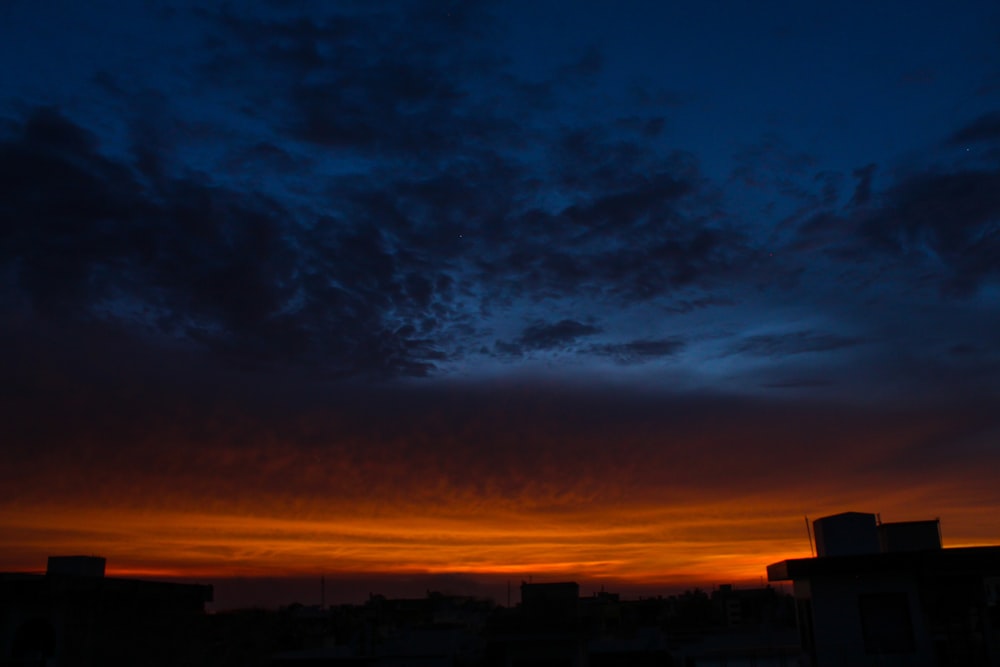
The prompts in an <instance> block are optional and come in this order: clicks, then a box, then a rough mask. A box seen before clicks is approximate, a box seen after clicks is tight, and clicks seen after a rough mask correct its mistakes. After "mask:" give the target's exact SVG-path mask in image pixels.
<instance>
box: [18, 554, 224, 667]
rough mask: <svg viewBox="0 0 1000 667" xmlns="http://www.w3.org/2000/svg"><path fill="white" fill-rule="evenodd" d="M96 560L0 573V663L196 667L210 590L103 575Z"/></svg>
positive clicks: (62, 560) (60, 560)
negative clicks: (34, 571)
mask: <svg viewBox="0 0 1000 667" xmlns="http://www.w3.org/2000/svg"><path fill="white" fill-rule="evenodd" d="M104 568H105V560H104V559H103V558H98V557H95V556H66V557H52V558H49V562H48V569H47V570H46V572H45V574H29V573H0V665H45V666H46V667H72V666H74V665H126V664H135V665H138V664H143V665H175V664H202V662H201V659H202V656H203V655H204V645H203V643H202V640H203V639H204V637H203V632H202V631H203V629H204V626H203V624H202V619H203V616H204V611H205V603H206V602H210V601H211V600H212V587H211V586H201V585H193V584H175V583H164V582H155V581H140V580H135V579H118V578H111V577H105V576H104Z"/></svg>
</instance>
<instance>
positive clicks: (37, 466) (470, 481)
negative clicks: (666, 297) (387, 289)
mask: <svg viewBox="0 0 1000 667" xmlns="http://www.w3.org/2000/svg"><path fill="white" fill-rule="evenodd" d="M479 405H480V404H478V403H474V404H472V407H474V408H476V409H472V408H470V409H468V410H465V411H464V412H463V411H461V410H457V409H456V410H457V412H456V413H460V414H459V416H457V417H455V416H452V415H449V414H440V415H439V414H437V413H434V412H433V411H420V410H415V411H414V415H415V416H414V415H410V416H409V417H407V418H406V419H403V418H400V419H399V420H397V421H392V420H389V419H386V421H385V424H386V425H384V426H383V422H378V421H376V420H374V419H368V418H367V417H365V418H364V419H362V420H361V422H363V423H362V424H361V426H358V425H354V426H352V425H351V423H350V422H349V421H345V422H344V424H346V425H342V424H341V422H340V421H337V420H336V419H334V418H332V417H330V418H329V420H330V421H328V422H324V421H322V419H321V418H319V417H316V418H315V421H310V420H309V419H306V418H303V419H302V422H301V423H300V424H297V425H295V426H294V428H293V427H292V426H286V427H285V428H286V430H287V431H288V432H289V433H290V435H289V436H288V437H287V438H285V436H284V435H282V434H281V433H279V431H280V429H278V428H277V427H274V426H271V427H265V425H263V424H260V425H258V424H255V423H254V422H253V421H249V422H248V421H246V418H245V417H242V418H236V417H233V418H232V419H222V418H220V419H218V420H217V421H212V420H208V419H207V418H202V419H201V421H198V420H195V423H200V424H202V426H201V429H202V430H201V431H195V432H194V434H193V435H192V434H191V433H188V432H187V430H186V429H187V427H186V426H183V424H184V423H185V422H184V419H182V418H181V417H183V415H181V417H177V419H176V421H175V422H171V423H169V424H158V423H150V424H148V425H147V424H145V423H143V425H142V428H139V427H135V428H134V429H133V430H132V431H130V432H129V433H128V434H125V435H123V434H120V433H115V437H114V438H108V439H101V438H98V437H97V436H81V435H74V436H73V437H72V439H69V438H68V439H67V440H65V441H58V443H57V444H54V445H47V446H39V447H36V448H31V449H25V450H24V451H23V452H22V453H20V454H19V455H18V456H19V457H20V458H17V459H12V460H11V461H10V462H9V463H10V465H8V466H6V467H5V468H0V483H2V484H0V486H2V488H3V489H4V492H3V493H4V495H2V496H0V570H6V571H38V570H40V569H42V568H44V565H45V558H46V556H48V555H70V554H94V555H101V556H105V557H106V558H107V559H108V573H109V575H112V576H136V577H183V578H188V579H192V578H193V579H200V580H203V581H206V582H208V583H211V582H216V581H220V580H222V579H229V578H261V579H272V578H296V577H299V578H302V577H315V576H317V575H319V574H326V575H330V576H335V575H336V576H342V577H344V578H345V579H350V578H351V577H359V578H363V577H369V578H372V579H374V578H377V576H381V575H387V576H406V577H409V576H416V575H432V576H442V577H444V576H451V575H454V576H457V577H459V578H460V579H461V580H464V581H469V580H477V581H478V580H482V581H490V582H494V583H495V582H496V580H497V579H503V580H506V579H510V580H514V581H517V580H520V579H527V578H529V577H537V578H540V579H546V580H555V579H574V580H577V581H579V582H580V583H581V585H582V586H586V585H587V584H588V582H594V583H598V584H599V585H605V586H606V588H608V589H610V590H615V587H617V586H621V587H623V588H624V587H627V588H629V589H630V590H632V591H639V590H645V591H648V592H649V593H650V594H657V593H661V592H664V591H666V590H668V589H673V590H676V589H678V588H683V587H685V586H687V585H706V584H707V585H711V584H713V583H726V582H734V583H739V582H754V583H757V582H759V581H760V579H761V577H764V576H765V574H766V566H767V565H768V564H770V563H773V562H776V561H779V560H784V559H786V558H796V557H804V556H808V555H809V553H810V550H809V542H808V538H807V535H806V530H805V523H804V521H803V517H804V516H805V515H809V516H810V517H811V518H817V517H819V516H823V515H826V514H833V513H836V512H842V511H848V510H850V511H866V512H879V513H881V515H882V518H883V519H884V520H886V521H903V520H912V519H927V518H933V517H941V521H942V531H943V534H944V540H945V545H946V546H958V545H976V544H998V543H1000V515H997V513H996V512H992V511H989V510H988V509H985V510H984V508H993V507H996V506H998V505H1000V491H998V488H997V486H996V484H995V480H994V476H995V475H994V471H995V469H996V468H995V466H990V465H984V464H983V463H982V461H984V460H990V459H985V458H983V456H982V455H979V458H978V459H977V458H975V457H973V456H969V457H959V456H955V455H954V454H953V453H952V452H953V451H954V450H951V449H946V448H942V447H939V446H938V445H937V443H939V442H948V443H951V442H958V443H959V444H960V445H961V446H962V447H964V448H965V449H966V450H968V451H970V452H972V453H976V452H991V451H993V449H992V441H991V440H988V439H986V437H985V436H983V437H982V438H980V437H979V436H975V437H973V436H970V435H968V434H966V435H961V434H962V433H964V431H963V430H962V429H964V428H965V424H967V423H969V422H970V421H971V418H970V417H968V416H967V415H964V414H958V415H957V416H953V417H949V418H947V419H946V418H945V417H947V415H946V414H945V413H943V412H938V413H934V412H930V411H928V412H926V413H922V412H919V411H913V412H901V413H899V414H896V415H893V414H890V415H889V416H888V417H884V416H881V415H876V414H874V413H869V412H866V411H864V410H860V411H858V412H843V411H841V412H837V411H833V410H832V409H831V410H830V411H826V412H824V411H820V410H818V409H817V410H816V411H814V412H809V411H808V410H804V409H802V410H784V408H782V407H781V406H778V407H774V406H771V407H768V406H757V405H751V406H750V407H740V408H739V409H737V410H735V411H733V410H730V411H729V412H725V411H722V410H721V409H720V410H714V409H713V410H707V409H706V410H704V411H703V414H701V415H700V416H699V414H695V415H694V416H693V417H691V418H690V419H689V418H688V417H687V416H686V414H687V413H684V414H681V411H678V414H679V415H680V416H675V417H674V418H672V420H667V421H666V422H663V423H661V422H659V421H657V420H658V419H660V418H659V417H655V418H654V416H648V415H647V413H644V412H641V411H640V412H639V413H637V414H631V413H630V415H631V416H628V418H627V419H626V418H625V417H618V416H614V418H613V419H612V418H608V419H607V420H606V423H604V422H600V420H598V421H597V422H596V424H590V423H588V422H586V420H584V419H582V418H581V419H574V418H571V417H573V416H574V415H588V414H589V412H592V411H593V410H591V409H589V408H587V406H584V407H577V406H576V405H575V404H574V405H572V406H570V407H572V408H573V409H572V410H571V409H568V408H567V409H565V410H561V409H557V410H554V413H553V414H554V415H555V416H548V417H544V418H543V417H540V416H538V415H535V416H533V417H532V419H534V421H533V422H531V423H530V424H529V423H527V422H526V421H525V422H524V428H523V429H521V427H520V426H519V423H520V422H518V420H517V419H515V418H514V417H511V418H509V419H508V418H507V415H508V414H510V415H514V414H520V412H530V411H529V410H524V411H519V410H516V409H514V408H504V409H503V410H500V408H497V407H496V405H495V403H494V402H493V401H483V402H482V409H481V410H480V409H478V407H477V406H479ZM515 407H516V406H515ZM585 408H587V409H585ZM595 409H596V408H595ZM622 409H623V410H624V409H625V408H624V407H623V408H622ZM660 409H661V406H659V405H657V406H655V407H652V408H649V410H650V411H658V410H660ZM490 410H494V411H499V412H497V413H496V414H494V415H493V416H490V412H489V411H490ZM223 414H225V413H223ZM649 414H653V413H652V412H650V413H649ZM723 414H725V415H726V418H724V419H723V418H719V415H723ZM462 415H466V416H462ZM470 415H471V416H470ZM483 415H485V416H483ZM845 415H846V416H845ZM337 419H342V420H345V419H346V418H343V417H338V418H337ZM984 419H985V418H984ZM956 423H957V424H959V426H961V427H962V428H960V429H958V432H959V434H960V435H961V438H964V440H963V439H961V438H958V439H957V440H956V437H957V436H952V435H951V433H952V432H955V428H956V427H954V426H953V425H954V424H956ZM206 424H207V425H206ZM602 424H603V425H602ZM362 427H363V428H362ZM834 427H835V428H834ZM519 429H520V430H519ZM984 433H985V431H984ZM973 435H975V434H973ZM806 437H807V438H808V444H807V445H803V438H806ZM977 438H978V439H977ZM926 443H930V444H929V445H928V444H926Z"/></svg>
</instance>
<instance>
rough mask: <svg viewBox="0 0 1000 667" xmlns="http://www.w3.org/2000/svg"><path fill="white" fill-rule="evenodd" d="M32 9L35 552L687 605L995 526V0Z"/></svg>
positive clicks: (999, 371) (7, 236)
mask: <svg viewBox="0 0 1000 667" xmlns="http://www.w3.org/2000/svg"><path fill="white" fill-rule="evenodd" d="M0 26H2V27H0V91H3V92H2V93H0V277H2V279H0V399H2V400H0V423H2V424H3V426H2V436H0V457H2V460H3V465H2V466H0V547H2V548H0V554H2V555H0V570H7V571H11V570H39V569H42V568H44V563H45V557H46V556H48V555H60V554H76V553H83V554H99V555H103V556H105V557H107V558H108V572H109V574H112V575H118V576H150V577H180V578H188V579H197V580H200V581H205V582H208V583H216V585H217V590H218V591H219V593H218V594H217V598H221V599H220V600H219V604H221V605H225V604H236V602H235V601H237V600H239V601H240V602H243V601H245V600H252V599H254V596H255V595H256V596H257V597H258V598H261V599H263V598H265V597H268V596H270V597H268V601H271V602H274V601H276V600H277V601H279V602H281V601H290V600H278V598H280V596H281V595H283V594H287V595H290V594H291V593H287V591H291V590H292V589H291V588H286V589H281V590H285V591H286V593H280V592H279V589H280V586H279V584H280V582H282V581H285V582H291V581H293V580H295V581H300V582H301V581H311V582H314V581H315V580H316V579H317V578H318V577H320V576H324V577H329V580H330V582H331V584H330V586H328V590H327V600H328V601H335V600H338V599H346V598H349V597H351V596H352V595H355V593H356V592H357V591H358V590H361V589H365V590H366V591H371V590H373V589H378V590H376V592H385V593H387V594H394V593H397V592H409V591H411V590H422V589H421V587H423V586H430V585H433V586H444V587H448V586H450V587H452V588H453V589H455V592H461V591H462V590H464V589H470V590H476V591H481V590H482V591H499V590H500V588H499V587H500V586H501V583H502V584H503V585H504V586H505V584H506V582H507V581H508V580H512V581H514V582H515V583H516V582H519V581H521V580H525V579H528V578H532V580H535V581H543V580H566V579H573V580H577V581H579V582H581V585H582V589H583V590H584V592H587V591H589V590H592V589H596V588H597V587H600V586H606V587H607V588H608V589H609V590H611V589H615V588H618V589H621V590H626V591H645V592H646V593H648V594H657V593H660V592H662V591H666V590H671V589H672V588H677V587H683V586H685V585H688V584H694V583H697V584H699V585H711V584H712V583H725V582H730V581H737V582H757V583H759V581H760V578H761V577H762V576H764V575H765V566H766V565H767V564H768V563H771V562H775V561H778V560H783V559H785V558H790V557H803V556H808V555H809V554H810V545H809V542H808V536H807V534H806V531H805V525H804V519H803V517H805V516H808V517H811V518H815V517H818V516H822V515H824V514H831V513H835V512H840V511H866V512H879V513H880V514H881V517H882V518H883V519H884V520H887V521H892V520H908V519H924V518H933V517H940V518H941V522H942V529H943V533H944V540H945V545H946V546H959V545H973V544H998V543H1000V511H998V509H1000V487H998V486H997V484H996V471H997V470H998V469H1000V409H998V408H1000V344H998V342H997V341H998V340H1000V338H998V335H997V333H998V332H1000V8H998V7H997V5H996V3H994V2H992V1H985V0H984V1H969V2H958V3H956V2H944V1H940V2H938V1H919V0H917V1H914V0H907V1H905V2H904V1H897V0H884V1H881V2H878V3H870V2H860V1H854V0H848V1H846V2H845V1H839V2H825V1H824V2H797V1H791V0H789V1H777V0H762V1H761V2H753V3H750V2H735V1H726V2H723V1H721V0H703V1H699V2H669V3H668V2H652V1H642V0H628V1H625V2H615V3H611V2H598V1H596V0H594V1H590V0H583V1H581V2H575V3H566V2H555V1H554V0H533V1H531V2H522V1H520V0H512V1H505V2H481V1H475V0H474V1H470V2H446V1H441V2H437V1H433V0H428V1H424V2H397V1H395V0H392V1H390V0H386V1H385V2H348V1H344V2H315V3H312V2H295V1H291V0H271V1H269V2H265V1H259V2H249V1H248V2H239V3H218V2H181V1H167V0H163V1H151V2H142V3H139V2H125V1H117V2H113V1H110V0H94V1H93V2H88V3H80V2H75V1H73V2H71V1H69V0H64V1H61V0H44V1H42V2H37V1H31V2H29V1H27V0H8V1H7V2H3V3H2V4H0ZM276 582H277V583H276ZM428 582H429V583H428ZM272 584H273V586H272ZM301 590H302V589H297V591H298V592H301ZM311 590H313V593H314V592H315V590H314V589H311ZM310 594H311V593H310ZM302 595H304V596H305V595H306V594H305V593H302ZM497 595H498V596H499V595H501V594H500V593H497ZM300 601H303V602H318V600H305V599H303V600H300Z"/></svg>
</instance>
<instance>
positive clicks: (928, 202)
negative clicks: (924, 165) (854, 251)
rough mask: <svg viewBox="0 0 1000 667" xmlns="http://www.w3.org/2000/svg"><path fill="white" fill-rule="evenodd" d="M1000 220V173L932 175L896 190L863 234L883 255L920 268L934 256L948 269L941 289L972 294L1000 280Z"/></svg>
mask: <svg viewBox="0 0 1000 667" xmlns="http://www.w3.org/2000/svg"><path fill="white" fill-rule="evenodd" d="M998 220H1000V170H997V169H962V170H957V171H952V172H939V171H926V172H922V173H917V174H914V175H912V176H909V177H907V178H905V179H903V180H901V181H900V182H898V183H896V184H895V185H894V186H893V187H891V188H890V189H889V190H888V192H886V193H885V195H884V198H883V203H882V206H880V207H879V208H878V209H877V210H875V211H873V212H872V213H871V214H870V215H868V216H866V217H865V218H863V219H862V222H861V229H862V231H863V233H864V234H865V236H866V237H867V238H868V239H869V240H870V241H871V242H872V243H873V244H874V245H875V247H876V248H878V249H879V250H882V251H884V252H888V253H892V254H894V255H897V256H901V257H903V258H904V259H906V260H908V261H910V262H912V263H914V264H917V265H919V264H923V263H924V262H925V261H926V257H927V256H928V255H930V256H932V257H934V258H935V259H936V260H937V261H938V262H939V263H940V264H939V265H940V266H942V267H943V268H944V269H945V271H944V272H943V273H942V279H941V286H942V287H943V288H944V289H946V290H947V291H950V292H953V293H958V294H970V293H973V292H975V291H976V290H977V289H978V288H979V286H980V285H981V284H982V283H983V282H984V281H986V280H988V279H994V278H996V277H997V276H1000V264H998V263H997V262H996V258H997V257H998V256H1000V226H998V222H997V221H998Z"/></svg>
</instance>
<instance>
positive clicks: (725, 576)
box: [0, 494, 989, 587]
mask: <svg viewBox="0 0 1000 667" xmlns="http://www.w3.org/2000/svg"><path fill="white" fill-rule="evenodd" d="M883 500H885V501H890V500H892V498H890V497H886V498H883ZM897 500H902V501H904V502H906V503H910V502H912V497H911V496H910V495H908V494H907V495H904V497H903V498H900V499H897ZM776 504H777V503H772V506H770V507H769V506H767V505H764V504H759V505H757V506H755V507H743V508H738V507H736V506H734V505H733V504H714V505H713V504H702V505H700V506H684V507H680V508H677V509H666V508H659V507H645V506H639V507H631V508H623V507H620V506H619V507H613V508H608V509H606V510H603V511H602V510H600V509H595V508H594V507H586V508H582V509H581V510H580V511H578V512H561V513H559V514H558V516H553V515H546V514H545V513H541V512H539V513H535V514H530V513H524V514H519V515H512V514H508V513H502V512H498V513H496V514H492V515H490V514H478V513H476V512H469V511H466V510H463V509H462V508H455V509H453V510H452V511H450V512H442V513H439V514H437V515H419V514H416V513H413V509H412V508H409V509H408V511H407V512H399V513H396V514H392V513H382V514H381V515H380V516H372V515H364V514H360V513H357V512H353V513H352V512H350V511H345V510H344V508H340V509H336V508H331V511H330V516H329V518H325V519H315V518H299V517H295V516H275V515H271V516H268V515H266V514H263V513H261V514H250V513H243V514H235V513H211V512H199V511H171V510H162V509H160V510H150V509H99V508H84V507H72V508H71V507H65V506H61V507H57V506H51V507H36V508H34V509H33V511H31V512H23V511H14V510H11V509H3V510H0V525H2V526H3V529H4V535H5V536H6V537H5V540H4V541H5V545H4V547H5V561H6V562H5V565H6V568H7V569H17V570H37V569H39V566H40V564H42V563H44V556H45V555H46V554H75V553H82V554H91V553H93V554H99V555H103V556H106V557H107V558H108V574H109V575H110V576H132V577H171V576H175V577H188V578H203V579H213V578H225V577H296V576H312V575H315V574H317V573H324V572H325V573H335V572H338V573H345V574H348V573H351V574H439V573H456V574H464V575H469V576H484V577H486V576H498V575H499V576H506V577H509V578H515V579H516V578H527V577H531V576H534V577H543V578H549V579H554V578H575V579H578V580H581V581H607V582H615V583H626V584H630V585H633V586H641V585H646V586H650V587H656V586H674V587H676V586H679V585H683V584H685V583H700V582H720V583H721V582H727V581H757V580H759V578H760V577H762V576H763V575H764V572H765V567H766V565H767V564H768V563H771V562H775V561H778V560H782V559H785V558H795V557H805V556H808V555H809V546H808V542H807V537H806V533H805V527H804V523H803V518H802V516H801V515H788V514H786V513H782V512H780V511H778V510H777V508H776ZM884 506H885V505H884V504H881V505H878V506H877V508H878V509H882V508H884ZM261 509H262V510H263V508H261ZM839 509H840V508H833V509H832V510H831V511H838V510H839ZM872 509H876V508H872ZM911 509H912V506H911ZM814 516H816V515H814ZM921 516H924V515H921ZM956 517H957V518H958V519H961V520H963V521H964V520H965V519H968V518H970V517H968V516H964V515H963V513H962V512H958V513H957V514H956ZM892 518H897V517H896V516H893V517H892ZM902 518H913V516H912V513H908V514H907V515H906V516H905V517H902ZM948 525H949V522H948V521H947V520H946V521H945V528H946V530H947V527H948ZM971 528H974V526H969V525H967V524H966V525H962V529H963V530H966V532H965V536H966V537H965V539H964V540H963V543H983V542H986V541H989V540H987V539H983V538H984V537H985V536H976V535H975V534H974V533H972V532H968V530H967V529H971ZM946 539H947V534H946ZM951 543H952V544H954V543H955V542H954V541H952V542H951Z"/></svg>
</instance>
